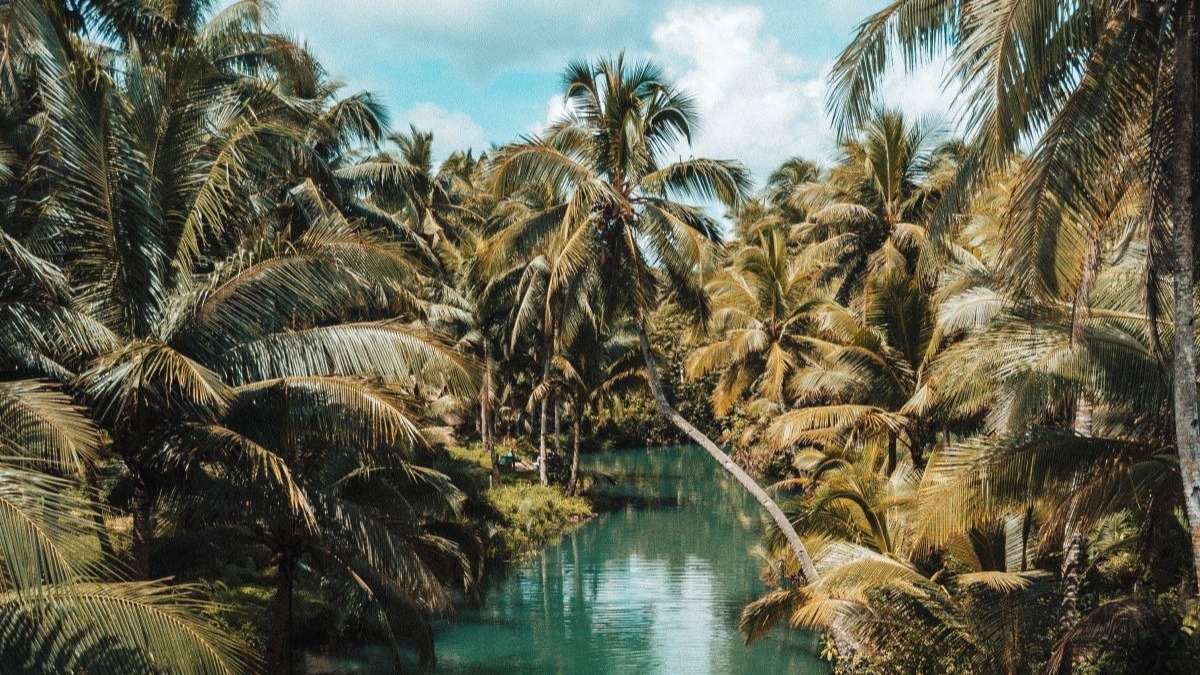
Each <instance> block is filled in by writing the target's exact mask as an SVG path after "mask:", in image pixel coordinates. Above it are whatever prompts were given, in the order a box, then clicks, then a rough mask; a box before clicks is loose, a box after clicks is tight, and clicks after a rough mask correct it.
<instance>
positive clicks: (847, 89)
mask: <svg viewBox="0 0 1200 675" xmlns="http://www.w3.org/2000/svg"><path fill="white" fill-rule="evenodd" d="M1198 17H1200V3H1197V2H1196V1H1195V0H1165V1H1163V2H1137V3H1125V2H1087V3H1071V2H1062V1H1060V0H1036V1H1034V2H1018V1H1016V0H1004V1H1003V2H999V3H996V2H978V1H974V0H940V1H938V2H932V3H928V2H918V1H917V0H900V1H898V2H893V3H891V4H890V5H888V6H887V7H886V8H884V9H883V10H881V11H879V12H878V13H876V14H874V15H873V16H871V17H869V18H868V19H867V20H866V21H865V22H864V23H863V24H862V26H861V27H860V29H859V31H858V34H857V35H856V36H855V39H854V40H853V42H851V44H850V46H849V47H847V49H846V50H845V51H844V52H843V53H842V55H841V56H840V57H839V59H838V61H837V63H836V64H835V66H834V69H833V73H832V81H833V86H832V88H831V97H830V104H831V108H832V109H833V111H834V118H835V121H836V122H837V123H838V125H839V127H840V129H841V130H842V131H848V130H850V129H853V128H855V127H856V126H857V125H858V124H859V123H860V122H861V121H862V120H863V119H865V117H866V116H867V114H868V111H869V110H870V109H871V107H872V105H874V100H873V99H874V98H875V96H874V95H875V93H876V92H877V90H878V87H879V84H880V82H881V79H882V77H883V74H884V72H885V71H886V69H887V67H888V64H889V62H890V61H891V59H890V57H891V56H892V52H893V51H894V50H896V49H899V51H900V52H901V54H902V55H903V56H904V59H903V61H904V63H905V64H906V66H912V65H915V64H917V63H919V62H921V61H922V60H924V59H926V58H930V57H933V56H934V55H935V54H941V53H944V51H945V50H948V51H949V52H950V62H951V63H953V64H954V70H953V71H952V72H953V73H954V75H955V76H956V82H957V83H958V84H959V85H960V86H961V89H962V91H963V92H965V95H966V102H967V109H966V113H965V118H964V119H965V122H966V126H967V128H968V129H969V135H968V149H967V153H966V155H965V156H964V158H963V161H962V163H961V166H960V171H959V173H958V176H957V177H956V179H955V185H956V189H955V190H954V192H953V194H952V195H951V196H950V197H949V198H948V199H947V200H945V201H944V202H943V204H942V207H941V210H940V211H941V212H940V214H939V217H938V218H936V219H935V222H934V225H935V226H934V228H933V235H934V237H933V238H934V239H935V240H937V241H945V240H947V239H948V238H949V234H950V230H951V227H950V226H951V225H952V224H953V223H954V218H953V216H954V215H956V214H958V213H961V212H963V211H964V210H965V209H964V205H965V204H966V203H967V202H969V201H970V200H971V199H972V198H974V197H975V196H977V195H978V194H979V192H980V190H979V188H980V187H981V186H982V185H983V184H984V183H985V181H986V180H987V179H988V177H989V176H990V175H992V174H994V173H995V172H996V171H998V170H1001V169H1003V168H1005V165H1006V164H1007V163H1008V162H1009V161H1010V160H1011V159H1012V158H1013V157H1014V156H1015V155H1016V154H1018V153H1020V152H1021V151H1023V150H1025V149H1026V148H1028V147H1029V146H1032V148H1031V152H1030V160H1029V162H1028V163H1027V164H1026V166H1025V168H1024V169H1023V170H1022V172H1021V175H1020V176H1019V179H1018V185H1017V187H1016V195H1015V199H1014V205H1013V208H1012V216H1013V217H1012V218H1011V219H1010V225H1011V228H1012V229H1011V230H1010V234H1009V239H1010V240H1011V241H1014V242H1021V241H1023V240H1024V241H1033V242H1041V243H1043V244H1045V245H1046V246H1047V247H1058V246H1061V245H1064V244H1065V245H1068V246H1074V247H1082V246H1083V245H1084V242H1086V241H1087V240H1088V238H1089V233H1088V232H1086V231H1081V230H1080V229H1078V227H1077V226H1073V225H1072V221H1074V222H1075V223H1089V222H1093V220H1094V219H1093V218H1090V217H1088V215H1089V211H1090V210H1091V208H1092V204H1093V201H1092V199H1091V198H1090V191H1091V190H1092V189H1093V186H1094V185H1096V183H1097V182H1101V183H1102V182H1104V177H1105V176H1106V175H1108V174H1110V173H1111V172H1112V171H1113V168H1114V167H1113V163H1114V159H1115V158H1121V157H1126V156H1131V155H1133V156H1140V157H1142V158H1143V159H1142V160H1141V161H1140V162H1139V163H1138V166H1137V170H1138V171H1139V172H1140V174H1141V176H1142V177H1143V178H1145V179H1146V180H1148V189H1147V193H1148V195H1147V198H1146V202H1145V203H1146V206H1147V212H1148V215H1149V221H1150V227H1149V234H1148V237H1147V240H1148V241H1149V242H1150V246H1149V251H1148V256H1147V260H1146V265H1145V271H1146V274H1145V277H1144V278H1145V281H1146V292H1145V298H1146V313H1147V314H1148V315H1149V320H1150V325H1151V326H1152V330H1155V331H1156V330H1157V323H1156V322H1157V319H1158V317H1159V315H1160V313H1161V312H1160V305H1159V302H1158V296H1159V294H1158V284H1159V281H1160V279H1161V278H1162V276H1163V273H1164V272H1166V271H1170V272H1171V273H1172V278H1173V284H1174V312H1173V322H1174V327H1175V331H1174V348H1173V352H1172V353H1173V356H1172V359H1173V364H1172V367H1173V384H1172V386H1173V388H1174V394H1173V400H1174V408H1175V424H1176V432H1175V433H1176V446H1177V447H1176V451H1177V453H1178V454H1179V458H1180V470H1181V472H1182V474H1183V480H1184V494H1185V497H1186V512H1187V517H1188V522H1189V526H1190V528H1191V530H1192V535H1193V536H1192V538H1191V539H1192V559H1193V564H1194V568H1195V571H1196V575H1197V579H1198V580H1200V424H1198V423H1197V414H1198V413H1197V397H1196V356H1195V344H1194V341H1193V335H1192V327H1193V318H1194V317H1193V314H1194V307H1193V297H1194V288H1193V281H1194V279H1193V276H1194V275H1193V270H1194V267H1195V264H1194V258H1195V245H1194V232H1193V229H1194V228H1193V224H1194V223H1195V221H1196V214H1195V204H1194V194H1195V192H1196V190H1197V188H1198V187H1200V185H1198V181H1200V175H1198V174H1197V173H1196V170H1195V159H1194V156H1195V152H1196V149H1195V143H1194V142H1193V140H1194V137H1195V134H1196V117H1195V115H1196V112H1195V111H1196V108H1197V98H1198V96H1200V88H1198V87H1197V86H1196V72H1197V68H1198V60H1200V52H1198V48H1197V43H1198V41H1200V35H1198V32H1200V27H1198V26H1197V19H1198ZM1131 149H1133V152H1132V153H1131V152H1130V150H1131ZM1072 216H1075V217H1072ZM1154 343H1155V344H1157V338H1155V339H1154Z"/></svg>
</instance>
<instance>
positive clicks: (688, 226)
mask: <svg viewBox="0 0 1200 675" xmlns="http://www.w3.org/2000/svg"><path fill="white" fill-rule="evenodd" d="M564 80H565V84H566V92H565V95H566V101H567V108H568V109H567V112H566V114H565V115H564V116H563V118H562V119H560V120H559V121H557V122H556V123H555V124H553V125H551V127H550V128H549V129H548V130H547V131H546V132H545V133H544V134H542V135H541V136H540V137H537V138H533V139H530V140H529V141H527V142H524V143H520V144H517V145H513V146H510V147H507V148H504V149H502V150H501V151H499V152H498V153H497V154H496V156H495V158H494V161H495V175H496V185H497V189H498V190H499V191H500V192H501V193H502V194H503V193H508V192H512V191H515V190H517V189H520V188H521V187H522V186H524V185H527V184H531V183H534V184H547V185H552V186H555V188H556V193H557V196H559V197H560V198H561V199H560V200H559V201H557V202H556V203H555V204H553V205H552V206H550V207H549V208H547V209H543V210H541V211H539V212H538V213H535V214H533V215H532V216H531V217H529V218H526V219H523V220H521V221H519V222H517V223H515V224H513V225H511V226H510V227H508V228H506V229H505V230H504V231H502V232H500V233H499V234H498V235H497V236H496V237H495V239H494V240H493V245H492V250H491V257H492V259H493V260H497V261H504V260H507V259H509V258H511V257H513V256H519V255H522V254H525V253H527V252H529V251H532V250H535V249H537V248H538V247H539V246H541V245H542V244H544V243H545V242H547V241H548V240H549V239H550V238H551V237H556V238H557V239H558V240H559V241H560V242H561V243H560V245H559V246H558V247H557V250H556V255H555V257H554V263H553V266H552V268H551V271H550V277H549V286H548V303H547V306H561V305H562V304H563V303H564V302H565V301H564V300H563V299H570V298H573V297H581V296H584V297H588V298H589V301H590V302H592V303H594V304H595V305H597V306H600V307H607V308H613V309H609V310H607V311H609V312H610V313H612V314H616V313H618V312H617V311H616V308H621V309H623V310H624V311H625V312H627V313H628V314H629V315H630V316H632V317H633V321H634V325H635V326H636V328H637V330H638V333H639V338H640V342H641V348H642V355H643V359H644V360H645V362H646V367H647V370H648V373H649V377H650V384H651V389H652V390H653V391H654V394H655V399H656V401H657V403H658V405H659V408H660V409H661V410H662V412H663V414H664V415H665V416H666V417H667V418H668V419H669V420H670V421H671V423H672V424H674V425H675V426H676V427H677V428H678V429H680V430H681V431H682V432H684V433H685V434H686V435H687V436H688V437H689V438H691V439H692V440H694V441H695V442H697V443H698V444H700V445H701V447H703V448H704V449H705V451H706V452H708V453H709V454H710V455H711V456H712V457H713V459H714V460H716V461H718V462H719V463H720V464H721V466H722V467H724V468H725V470H726V471H728V472H729V473H730V474H731V475H732V476H734V478H735V479H736V480H737V481H738V482H739V483H740V484H742V485H743V486H744V487H745V488H746V489H747V490H749V491H750V492H751V493H752V494H753V495H754V496H755V498H756V499H757V500H758V501H759V503H760V504H762V506H763V507H764V508H765V509H766V510H767V511H768V513H770V514H771V516H772V518H773V520H774V522H775V523H776V524H777V525H778V526H779V527H780V528H781V529H783V530H784V531H785V533H789V541H790V542H791V543H792V549H793V550H794V552H795V555H796V556H797V558H798V559H799V560H800V561H801V563H802V565H803V567H804V569H805V572H806V573H809V574H810V575H811V576H810V578H813V579H815V573H816V571H815V569H814V568H813V567H812V565H811V561H810V560H809V558H808V554H807V553H806V551H805V550H804V545H803V543H802V542H801V541H800V538H799V537H798V536H797V535H796V534H795V532H793V531H792V529H791V526H790V524H789V523H788V522H787V518H786V516H785V515H784V514H783V512H782V511H781V510H780V509H779V507H778V505H776V504H775V503H774V501H772V500H771V498H770V496H768V495H767V494H766V493H765V492H764V491H763V490H762V488H761V487H759V486H758V485H757V484H756V483H755V482H754V480H753V479H752V478H751V477H750V476H748V475H747V474H746V473H745V471H743V470H742V469H741V468H740V467H738V466H737V465H736V464H735V463H734V462H733V461H732V460H730V459H729V457H728V456H727V455H726V454H725V453H724V452H723V451H722V450H721V449H720V447H718V446H717V445H716V444H715V443H713V442H712V440H711V439H709V438H708V437H707V436H705V435H704V434H703V433H702V432H701V431H700V430H699V429H697V428H696V427H695V426H694V425H692V424H691V423H690V422H688V420H686V419H685V418H684V417H683V416H682V415H680V414H679V413H678V412H677V411H676V410H675V409H674V407H672V405H671V403H670V401H668V400H667V398H666V396H665V394H664V393H663V389H662V383H661V380H660V378H659V376H658V369H657V365H656V363H655V360H654V355H653V351H652V349H651V345H650V341H649V338H648V337H647V334H646V321H647V317H648V316H649V314H650V311H651V310H652V309H653V308H654V306H655V305H656V304H657V302H658V299H659V295H660V291H662V290H669V291H670V292H671V293H672V294H673V295H674V297H675V298H677V299H678V300H679V301H680V302H681V303H683V304H684V305H685V306H689V307H693V308H695V309H696V310H697V311H698V312H699V314H700V316H701V317H705V315H706V314H707V302H706V300H705V298H704V287H703V284H704V279H705V275H706V274H707V272H708V270H710V269H711V267H712V264H713V259H714V254H715V253H716V250H717V248H718V246H719V241H720V229H719V226H718V225H717V223H716V222H715V221H714V220H713V219H712V218H710V217H709V216H707V215H706V214H705V213H704V211H703V210H702V209H700V208H698V207H695V206H689V205H685V204H683V203H681V202H679V201H676V199H677V198H678V197H681V196H682V197H698V198H701V199H708V200H716V201H719V202H721V203H723V204H726V205H729V206H733V205H736V204H737V203H739V202H740V201H742V200H743V199H744V197H745V195H746V192H747V187H748V178H747V176H746V173H745V172H744V170H743V169H742V167H741V166H740V165H739V164H737V163H736V162H731V161H724V160H712V159H703V158H691V159H684V160H680V161H678V162H674V163H669V164H668V163H664V158H665V157H666V156H668V154H669V153H671V152H672V151H673V150H674V148H675V146H676V145H677V144H678V143H680V142H682V141H687V140H690V137H691V133H692V129H693V127H694V125H695V122H696V113H695V108H694V105H693V103H692V101H691V99H690V98H688V97H687V96H686V95H685V94H683V93H682V92H679V91H676V90H675V89H674V87H672V86H671V85H670V83H669V82H667V81H666V80H665V79H664V77H663V73H662V71H661V70H660V69H659V68H658V67H657V66H655V65H653V64H650V63H632V64H630V63H627V62H626V60H625V58H624V56H623V55H622V56H618V57H616V58H615V59H601V60H598V61H596V62H595V63H578V62H577V63H572V64H571V65H570V66H568V68H567V71H566V73H565V75H564Z"/></svg>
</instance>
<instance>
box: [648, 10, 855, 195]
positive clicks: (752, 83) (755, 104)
mask: <svg viewBox="0 0 1200 675" xmlns="http://www.w3.org/2000/svg"><path fill="white" fill-rule="evenodd" d="M762 29H763V12H762V10H761V9H759V8H758V7H719V6H705V7H688V8H678V9H674V10H671V11H669V12H668V13H667V14H666V16H665V18H664V19H663V20H662V21H661V22H660V23H659V24H658V25H656V26H655V27H654V29H653V32H652V36H653V39H654V44H655V45H656V47H657V50H658V54H657V57H658V58H659V59H661V60H662V61H663V62H665V63H667V64H669V65H670V66H671V68H672V70H673V71H675V74H676V84H677V85H678V86H680V87H682V88H684V89H686V90H687V91H689V92H690V93H691V94H692V95H693V96H694V97H695V99H696V102H697V104H698V106H699V108H700V113H701V119H702V124H703V126H702V128H701V130H700V133H699V134H698V136H697V137H696V138H695V139H694V142H693V151H694V152H695V153H696V154H697V155H701V156H711V157H718V158H737V159H740V160H741V161H743V162H745V163H746V165H747V166H749V167H750V169H751V170H752V171H754V173H755V175H756V177H757V178H758V179H759V180H760V181H761V180H763V179H765V177H766V174H767V173H769V172H770V171H771V170H772V169H774V168H775V167H776V166H778V165H779V164H780V163H781V162H782V161H783V160H785V159H787V158H788V157H790V156H792V155H801V156H806V157H812V158H818V159H819V158H824V157H826V156H827V155H828V154H829V152H830V151H831V150H832V149H833V143H832V136H831V134H830V132H829V123H828V120H827V116H826V115H825V110H824V91H825V84H824V83H825V79H824V76H823V75H822V73H821V71H820V69H818V68H814V67H812V66H811V65H810V64H807V63H805V61H804V60H803V59H801V58H800V57H799V56H798V55H796V54H794V53H792V52H789V51H787V50H785V49H784V48H783V47H782V46H781V45H780V44H779V42H778V40H776V39H775V38H774V37H771V36H768V35H764V34H763V30H762Z"/></svg>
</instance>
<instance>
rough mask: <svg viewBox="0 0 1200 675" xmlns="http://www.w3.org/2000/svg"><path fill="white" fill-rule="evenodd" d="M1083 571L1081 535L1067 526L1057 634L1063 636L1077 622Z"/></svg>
mask: <svg viewBox="0 0 1200 675" xmlns="http://www.w3.org/2000/svg"><path fill="white" fill-rule="evenodd" d="M1082 573H1083V536H1082V535H1081V534H1080V532H1079V529H1078V528H1076V527H1074V526H1069V527H1068V528H1067V532H1065V533H1064V535H1063V560H1062V592H1063V597H1062V606H1061V607H1060V608H1059V617H1058V634H1059V636H1060V637H1061V636H1063V635H1066V634H1067V631H1069V630H1071V629H1072V628H1074V627H1075V624H1076V623H1078V622H1079V582H1080V577H1081V576H1082Z"/></svg>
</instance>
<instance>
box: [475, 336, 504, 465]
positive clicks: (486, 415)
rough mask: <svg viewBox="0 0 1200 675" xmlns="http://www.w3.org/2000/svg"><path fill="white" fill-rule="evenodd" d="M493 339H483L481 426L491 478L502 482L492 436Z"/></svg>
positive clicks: (480, 398) (480, 396) (480, 401)
mask: <svg viewBox="0 0 1200 675" xmlns="http://www.w3.org/2000/svg"><path fill="white" fill-rule="evenodd" d="M492 368H493V365H492V341H491V340H489V339H487V338H486V337H484V339H483V387H481V391H480V392H479V428H480V436H482V438H483V449H484V452H486V453H487V455H488V458H489V459H490V460H491V462H492V471H491V474H490V475H489V478H488V479H489V480H490V481H492V484H493V485H496V484H499V482H500V458H499V457H497V456H496V439H494V438H493V437H492Z"/></svg>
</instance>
